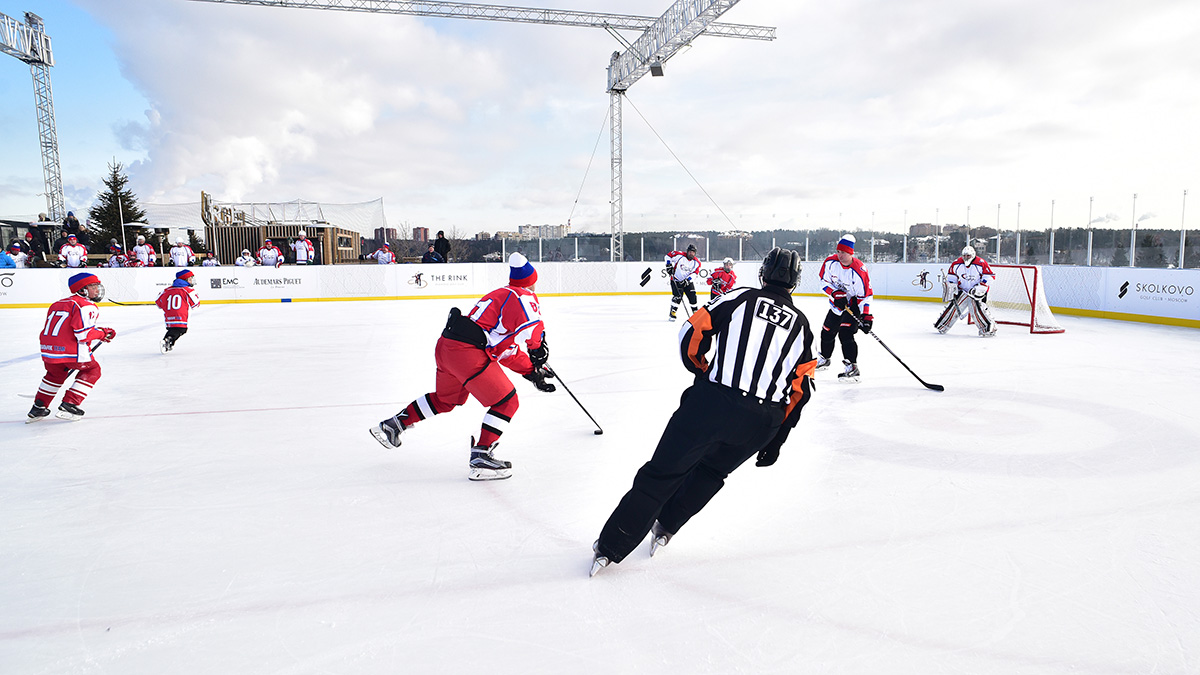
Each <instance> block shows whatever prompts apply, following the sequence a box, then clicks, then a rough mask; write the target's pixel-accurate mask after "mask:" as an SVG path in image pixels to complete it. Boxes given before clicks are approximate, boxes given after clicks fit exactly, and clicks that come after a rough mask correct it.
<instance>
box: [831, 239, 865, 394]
mask: <svg viewBox="0 0 1200 675" xmlns="http://www.w3.org/2000/svg"><path fill="white" fill-rule="evenodd" d="M821 288H822V290H824V291H825V294H826V295H828V296H829V312H828V313H827V314H826V315H825V323H824V325H823V326H821V351H820V353H819V354H817V369H818V370H820V369H824V368H826V367H827V366H829V360H830V359H831V358H833V344H834V341H835V340H839V339H840V340H841V341H842V357H843V360H842V364H843V365H845V370H844V371H843V372H841V373H838V377H839V378H843V379H845V380H847V381H852V382H857V381H858V377H859V371H858V343H857V342H855V341H854V333H855V331H857V330H859V327H860V325H861V329H862V332H864V333H870V332H871V327H872V326H873V325H874V324H875V317H874V316H872V315H871V297H872V296H871V277H870V275H868V274H867V268H866V267H864V266H863V264H862V261H861V260H859V259H858V258H855V257H854V235H852V234H844V235H842V238H841V240H840V241H838V244H837V250H836V251H835V252H834V254H833V255H831V256H829V257H828V258H826V259H825V261H824V262H822V263H821ZM850 315H853V316H850ZM856 318H857V321H856V320H855V319H856Z"/></svg>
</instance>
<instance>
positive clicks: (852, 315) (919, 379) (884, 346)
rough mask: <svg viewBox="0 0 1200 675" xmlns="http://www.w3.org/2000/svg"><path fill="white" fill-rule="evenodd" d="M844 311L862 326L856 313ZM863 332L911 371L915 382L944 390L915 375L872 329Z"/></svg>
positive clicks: (927, 387) (940, 386)
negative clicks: (915, 379)
mask: <svg viewBox="0 0 1200 675" xmlns="http://www.w3.org/2000/svg"><path fill="white" fill-rule="evenodd" d="M846 313H847V314H849V315H850V316H851V317H852V318H853V319H854V323H857V324H858V327H859V328H860V329H861V328H862V327H863V323H862V321H861V320H860V319H859V318H858V315H856V314H855V313H854V312H850V311H847V312H846ZM863 332H864V333H866V334H867V335H870V336H871V337H873V338H875V341H876V342H878V343H879V344H881V345H883V348H884V349H886V350H887V351H888V353H889V354H891V355H892V358H894V359H896V360H897V361H900V365H902V366H904V369H905V370H907V371H908V372H910V373H912V376H913V377H915V378H917V382H920V383H921V384H923V385H925V388H926V389H932V390H934V391H946V388H945V387H943V386H942V385H940V384H930V383H928V382H926V381H925V380H922V379H921V376H920V375H917V374H916V373H913V369H912V368H909V367H908V364H907V363H905V362H904V361H902V360H901V359H900V357H899V356H896V352H894V351H892V348H891V347H889V346H887V345H886V344H884V342H883V340H880V339H879V336H878V335H876V334H875V331H873V330H871V331H868V330H864V331H863Z"/></svg>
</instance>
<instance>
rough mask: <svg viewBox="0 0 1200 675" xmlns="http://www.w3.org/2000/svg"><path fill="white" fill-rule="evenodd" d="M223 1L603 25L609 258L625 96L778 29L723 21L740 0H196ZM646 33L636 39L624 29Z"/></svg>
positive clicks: (620, 206)
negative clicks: (642, 12)
mask: <svg viewBox="0 0 1200 675" xmlns="http://www.w3.org/2000/svg"><path fill="white" fill-rule="evenodd" d="M192 1H193V2H211V3H216V4H223V5H258V6H262V7H288V8H297V9H327V10H339V11H344V12H370V13H374V14H406V15H410V16H429V17H439V18H444V19H477V20H481V21H508V22H513V23H540V24H547V25H552V26H582V27H587V28H603V29H605V30H607V31H608V32H609V33H610V34H612V36H613V37H615V38H616V39H617V40H619V41H620V42H621V43H622V44H623V45H624V46H625V47H626V49H625V51H624V53H622V52H614V53H613V55H612V58H611V59H610V60H609V66H608V86H607V91H608V96H609V120H610V122H609V134H610V135H609V153H610V154H609V156H610V159H611V161H610V166H609V168H610V178H611V182H610V198H609V224H610V228H611V230H612V244H611V245H610V247H609V259H610V260H622V259H624V250H625V223H624V208H625V207H624V200H623V197H622V192H623V186H622V180H623V175H624V171H623V167H622V161H623V160H622V155H623V151H622V129H621V127H622V117H621V97H622V96H624V95H625V90H627V89H629V87H631V86H633V83H634V82H637V81H638V80H639V79H641V77H642V76H644V75H645V74H646V73H650V74H651V75H655V76H658V75H662V74H663V68H662V64H663V63H664V62H665V61H666V60H667V59H669V58H671V57H672V56H674V55H675V54H677V53H679V50H681V49H682V48H684V47H686V46H687V45H689V44H691V43H692V40H694V39H696V38H697V37H700V36H702V35H711V36H714V37H731V38H742V39H747V40H774V39H775V29H774V28H771V27H768V26H747V25H742V24H729V23H717V18H718V17H720V16H721V15H722V14H724V13H725V12H727V11H729V10H730V9H732V8H733V6H734V5H736V4H737V3H738V2H739V0H676V1H675V3H674V4H673V5H671V6H670V7H668V8H667V11H666V12H664V13H663V15H662V16H660V17H657V18H652V17H647V16H634V15H628V14H605V13H600V12H579V11H572V10H559V9H538V8H533V7H512V6H506V5H481V4H475V3H467V2H437V1H434V0H425V1H424V2H421V1H415V0H192ZM622 30H630V31H638V32H639V33H641V35H639V36H638V37H637V38H636V39H635V40H634V41H633V42H632V43H631V42H629V41H628V40H626V39H625V38H624V37H622V36H621V35H620V33H619V32H618V31H622Z"/></svg>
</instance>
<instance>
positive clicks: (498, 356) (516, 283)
mask: <svg viewBox="0 0 1200 675" xmlns="http://www.w3.org/2000/svg"><path fill="white" fill-rule="evenodd" d="M508 265H509V275H508V285H507V286H504V287H503V288H498V289H496V290H494V291H492V292H491V293H488V294H487V295H485V296H483V297H482V298H480V300H479V302H476V303H475V307H474V308H473V309H472V310H471V312H470V314H469V315H467V316H463V315H462V313H461V312H460V311H459V310H458V308H457V307H455V308H454V309H452V310H450V317H449V319H448V320H447V321H446V328H445V329H444V330H443V331H442V336H441V337H440V338H439V339H438V341H437V347H436V348H435V349H434V352H433V358H434V361H435V362H436V363H437V380H436V382H437V384H436V389H435V390H434V391H432V392H430V393H428V394H425V395H424V396H421V397H420V398H418V399H417V400H415V401H413V402H412V403H410V404H408V406H407V407H406V408H405V409H404V410H402V411H401V412H399V413H398V414H396V415H395V416H393V417H390V418H388V419H386V420H384V421H382V422H380V423H379V425H378V426H376V427H373V428H372V429H371V434H372V435H373V436H375V438H376V440H378V441H379V442H380V443H381V444H382V445H383V446H384V447H388V448H398V447H400V435H401V434H402V433H404V431H405V430H406V429H408V428H409V427H411V426H412V425H414V424H416V423H417V422H420V421H421V420H423V419H425V418H427V417H432V416H433V415H438V414H441V413H444V412H449V411H450V410H453V409H454V408H456V407H458V406H460V405H462V404H463V403H466V401H467V396H468V395H470V396H474V397H475V399H476V400H478V401H479V402H480V403H482V404H483V405H484V406H485V407H487V408H488V411H487V412H486V413H484V416H483V426H482V428H481V429H480V431H479V438H478V440H476V439H475V438H474V437H472V438H471V459H470V462H469V467H470V473H469V474H468V476H467V477H468V478H469V479H471V480H498V479H503V478H508V477H509V476H510V475H511V469H512V463H511V462H506V461H503V460H498V459H496V458H495V457H494V456H493V454H492V453H493V450H495V448H496V445H497V443H498V442H499V439H500V435H501V434H502V433H504V428H505V427H506V426H508V423H509V421H511V420H512V416H513V415H514V414H515V413H516V412H517V405H518V403H517V390H516V388H514V387H513V384H512V382H511V381H510V380H509V379H508V376H507V375H505V374H504V370H503V369H501V368H500V366H501V365H503V366H504V367H505V368H508V369H509V370H511V371H513V372H515V373H517V374H519V375H522V376H523V377H524V378H525V379H527V380H529V381H530V382H533V383H534V385H535V386H536V387H537V388H538V389H539V390H541V391H554V385H553V384H550V383H549V382H546V378H547V377H549V376H550V373H549V371H547V369H546V368H545V364H546V359H547V358H548V357H549V349H548V347H547V346H546V337H545V335H544V327H543V325H542V315H541V310H540V308H539V305H538V297H537V295H536V294H535V293H534V288H535V285H536V284H537V271H535V270H534V269H533V265H531V264H529V261H528V260H526V259H525V256H523V255H521V254H520V253H514V254H512V256H511V257H509V259H508Z"/></svg>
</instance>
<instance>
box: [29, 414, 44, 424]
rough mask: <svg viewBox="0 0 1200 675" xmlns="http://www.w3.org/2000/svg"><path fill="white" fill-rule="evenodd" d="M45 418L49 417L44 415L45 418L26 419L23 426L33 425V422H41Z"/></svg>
mask: <svg viewBox="0 0 1200 675" xmlns="http://www.w3.org/2000/svg"><path fill="white" fill-rule="evenodd" d="M46 417H49V415H46V416H45V417H26V418H25V424H33V423H34V422H41V421H42V420H44V419H46Z"/></svg>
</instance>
